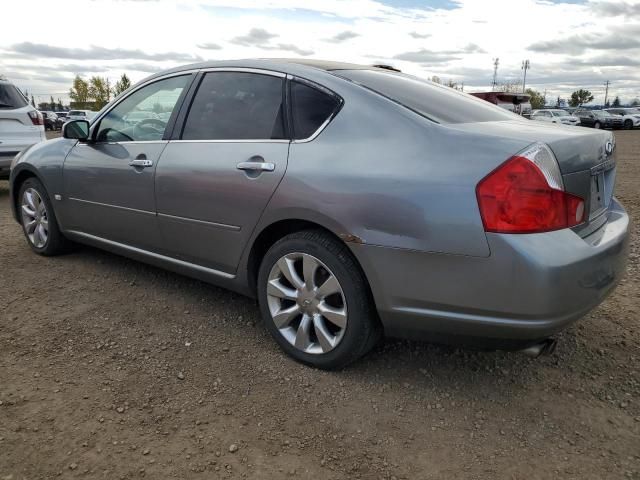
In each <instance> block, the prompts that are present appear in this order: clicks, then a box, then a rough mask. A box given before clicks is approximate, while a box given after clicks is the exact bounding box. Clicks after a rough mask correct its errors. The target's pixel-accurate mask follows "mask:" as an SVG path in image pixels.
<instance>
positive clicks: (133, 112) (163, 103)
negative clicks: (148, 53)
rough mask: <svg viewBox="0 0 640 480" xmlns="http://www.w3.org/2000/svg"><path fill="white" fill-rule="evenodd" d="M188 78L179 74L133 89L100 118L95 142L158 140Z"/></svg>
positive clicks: (162, 134)
mask: <svg viewBox="0 0 640 480" xmlns="http://www.w3.org/2000/svg"><path fill="white" fill-rule="evenodd" d="M188 81H189V75H181V76H178V77H171V78H167V79H165V80H159V81H157V82H154V83H152V84H150V85H147V86H146V87H143V88H141V89H140V90H136V91H135V92H134V93H132V94H131V95H129V96H128V97H127V98H125V99H124V100H122V101H121V102H120V103H118V105H116V107H115V108H113V109H112V110H111V111H110V112H109V113H107V114H106V115H105V116H104V117H103V118H102V120H100V125H99V126H98V132H97V135H96V141H98V142H140V141H152V140H162V138H163V137H164V133H165V129H166V127H167V123H168V120H169V117H170V116H171V112H173V109H174V108H175V107H176V104H177V103H178V99H179V98H180V95H181V94H182V91H183V90H184V88H185V86H186V85H187V82H188ZM70 114H73V112H70Z"/></svg>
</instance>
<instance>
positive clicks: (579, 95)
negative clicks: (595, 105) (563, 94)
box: [569, 88, 593, 107]
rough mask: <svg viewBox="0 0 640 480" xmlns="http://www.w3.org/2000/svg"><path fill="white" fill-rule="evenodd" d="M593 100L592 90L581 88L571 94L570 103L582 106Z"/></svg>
mask: <svg viewBox="0 0 640 480" xmlns="http://www.w3.org/2000/svg"><path fill="white" fill-rule="evenodd" d="M591 100H593V95H591V92H590V91H589V90H584V89H582V88H581V89H580V90H576V91H575V92H573V93H572V94H571V98H570V99H569V105H570V106H572V107H580V106H582V105H584V104H585V103H589V102H590V101H591Z"/></svg>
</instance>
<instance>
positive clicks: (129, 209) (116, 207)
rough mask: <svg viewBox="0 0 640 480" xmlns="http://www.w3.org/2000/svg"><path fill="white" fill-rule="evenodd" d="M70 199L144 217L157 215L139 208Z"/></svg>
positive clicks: (70, 198)
mask: <svg viewBox="0 0 640 480" xmlns="http://www.w3.org/2000/svg"><path fill="white" fill-rule="evenodd" d="M68 198H69V200H73V201H74V202H80V203H88V204H89V205H98V206H99V207H108V208H115V209H117V210H126V211H127V212H133V213H141V214H143V215H152V216H155V215H156V214H155V213H154V212H150V211H148V210H138V209H137V208H129V207H121V206H120V205H111V204H109V203H101V202H94V201H91V200H83V199H82V198H75V197H68Z"/></svg>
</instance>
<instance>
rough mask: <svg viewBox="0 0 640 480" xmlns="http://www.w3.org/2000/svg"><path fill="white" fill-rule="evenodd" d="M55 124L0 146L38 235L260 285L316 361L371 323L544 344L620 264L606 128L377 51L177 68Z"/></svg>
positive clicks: (277, 319)
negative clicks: (508, 103)
mask: <svg viewBox="0 0 640 480" xmlns="http://www.w3.org/2000/svg"><path fill="white" fill-rule="evenodd" d="M134 112H135V116H136V122H134V123H132V122H129V121H127V119H128V118H131V115H132V114H133V113H134ZM159 112H160V113H161V114H162V115H161V114H160V113H159ZM63 137H64V138H60V139H57V140H51V141H48V142H45V143H42V144H38V145H35V146H33V147H31V148H29V149H28V150H26V151H25V152H23V153H21V154H20V155H19V156H18V157H17V158H16V159H15V160H14V162H13V168H12V172H11V191H12V193H11V195H12V196H11V198H12V204H13V207H14V211H15V218H16V220H17V221H18V222H20V224H21V226H22V228H23V230H24V233H25V236H26V239H27V241H28V243H29V245H30V247H31V248H32V250H34V251H35V252H36V253H39V254H42V255H55V254H59V253H61V252H65V251H67V250H68V249H69V248H70V246H71V245H72V243H73V242H79V243H86V244H90V245H94V246H97V247H100V248H104V249H107V250H111V251H113V252H116V253H118V254H122V255H126V256H129V257H131V258H134V259H137V260H140V261H144V262H149V263H152V264H154V265H158V266H161V267H164V268H167V269H170V270H174V271H176V272H180V273H183V274H185V275H190V276H192V277H196V278H199V279H202V280H204V281H207V282H210V283H213V284H217V285H221V286H223V287H226V288H229V289H232V290H235V291H237V292H241V293H243V294H246V295H249V296H253V297H256V298H257V300H258V303H259V306H260V310H261V312H262V316H263V317H264V320H265V325H266V328H267V329H268V330H269V332H270V333H271V334H272V335H273V337H274V338H275V340H276V341H277V342H278V344H279V345H280V346H281V347H282V349H283V350H285V351H286V352H287V353H288V354H289V355H291V356H292V357H293V358H295V359H296V360H298V361H301V362H304V363H306V364H309V365H313V366H317V367H320V368H338V367H342V366H344V365H345V364H347V363H349V362H351V361H353V360H355V359H357V358H359V357H361V356H362V355H364V354H365V353H366V352H367V351H369V350H370V349H371V348H372V347H373V346H374V345H375V343H376V342H377V341H378V340H379V339H380V338H381V336H382V335H383V334H386V335H401V336H408V337H411V338H417V337H425V338H427V339H430V340H437V341H441V340H443V341H447V342H474V343H476V344H477V343H481V344H482V345H483V346H489V347H491V348H509V349H528V351H529V352H533V353H534V354H535V353H539V352H541V351H543V350H544V349H545V348H549V347H550V346H551V345H552V342H550V341H549V340H548V339H549V337H550V336H551V335H553V334H554V333H556V332H558V331H559V330H561V329H563V328H565V327H567V326H568V325H569V324H571V323H572V322H573V321H575V320H576V319H578V318H580V317H581V316H583V315H585V314H586V313H587V312H588V311H589V310H591V309H593V308H594V307H595V306H596V305H598V304H599V303H600V302H602V300H603V299H604V298H605V297H606V296H607V295H608V294H609V293H610V292H611V291H612V290H613V288H614V287H615V285H616V284H617V282H618V281H619V280H620V278H621V276H622V275H623V273H624V271H625V265H626V258H627V248H628V246H627V245H628V232H629V218H628V216H627V214H626V212H625V211H624V209H623V207H622V206H621V205H620V203H618V201H617V200H616V199H615V197H614V195H613V190H614V184H615V176H616V160H615V139H614V137H613V134H612V133H610V132H604V131H595V130H588V129H576V128H572V127H564V126H556V125H545V124H542V123H541V122H531V121H529V120H524V119H522V118H520V117H518V116H516V115H514V114H512V113H509V112H507V111H505V110H503V109H501V108H498V107H495V106H493V105H490V104H489V103H487V102H484V101H483V100H480V99H477V98H474V97H471V96H468V95H466V94H463V93H461V92H458V91H455V90H453V89H450V88H448V87H444V86H440V85H435V84H432V83H430V82H427V81H424V80H421V79H419V78H415V77H412V76H409V75H405V74H403V73H400V72H397V71H392V70H389V69H386V68H374V67H368V66H361V65H352V64H345V63H337V62H320V61H300V60H279V61H276V60H255V61H230V62H211V63H204V64H197V65H189V66H186V67H183V68H176V69H173V70H170V71H166V72H163V73H159V74H156V75H153V76H151V77H149V78H147V79H146V80H143V81H142V82H140V83H139V84H137V85H135V86H133V87H132V88H130V89H129V90H128V91H126V92H125V93H124V94H122V95H120V96H119V97H118V98H116V99H115V100H114V101H112V102H111V103H110V104H109V105H107V106H106V107H105V108H104V109H103V110H102V111H101V112H100V113H99V114H98V115H97V116H96V117H95V118H94V119H93V120H92V121H91V122H87V121H84V120H77V121H70V122H67V123H66V124H65V126H64V132H63Z"/></svg>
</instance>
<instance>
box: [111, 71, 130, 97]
mask: <svg viewBox="0 0 640 480" xmlns="http://www.w3.org/2000/svg"><path fill="white" fill-rule="evenodd" d="M130 86H131V80H129V77H127V74H126V73H123V74H122V76H121V77H120V80H118V81H117V82H116V84H115V85H114V86H113V94H114V95H115V96H118V95H120V94H121V93H122V92H124V91H125V90H126V89H127V88H129V87H130Z"/></svg>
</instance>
